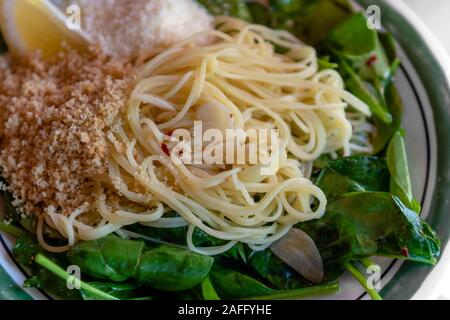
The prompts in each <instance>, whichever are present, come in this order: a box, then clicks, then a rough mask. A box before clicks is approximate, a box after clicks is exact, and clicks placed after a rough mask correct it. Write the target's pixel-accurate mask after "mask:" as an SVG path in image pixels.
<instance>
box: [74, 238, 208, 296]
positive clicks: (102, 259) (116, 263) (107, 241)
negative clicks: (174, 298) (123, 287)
mask: <svg viewBox="0 0 450 320" xmlns="http://www.w3.org/2000/svg"><path fill="white" fill-rule="evenodd" d="M67 256H68V258H69V261H70V262H71V263H72V264H76V265H78V266H80V268H81V270H82V271H83V272H86V273H87V274H89V275H92V276H94V277H97V278H100V279H109V280H113V281H124V280H127V279H130V278H134V279H135V280H136V281H137V282H138V283H141V284H143V285H146V286H149V287H151V288H155V289H158V290H162V291H181V290H186V289H189V288H192V287H194V286H195V285H197V284H199V283H200V282H201V281H202V280H203V279H204V278H205V277H206V276H207V275H208V272H209V270H210V268H211V265H212V262H213V258H211V257H207V256H202V255H200V254H197V253H194V252H191V251H189V250H185V249H179V248H176V247H171V246H165V245H161V246H157V247H149V246H146V245H145V243H144V242H142V241H134V240H125V239H121V238H119V237H117V236H114V235H109V236H106V237H104V238H101V239H98V240H95V241H85V242H79V243H77V244H76V245H74V246H73V247H72V248H71V249H70V250H69V251H68V253H67Z"/></svg>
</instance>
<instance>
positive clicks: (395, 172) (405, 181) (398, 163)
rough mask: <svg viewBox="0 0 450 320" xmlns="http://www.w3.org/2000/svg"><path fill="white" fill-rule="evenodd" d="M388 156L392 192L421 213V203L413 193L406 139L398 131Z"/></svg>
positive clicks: (409, 206) (388, 150)
mask: <svg viewBox="0 0 450 320" xmlns="http://www.w3.org/2000/svg"><path fill="white" fill-rule="evenodd" d="M386 157H387V165H388V168H389V172H390V173H391V182H390V188H391V190H390V191H391V193H392V194H394V195H396V196H397V197H398V198H399V199H400V200H401V201H402V202H403V203H404V204H405V205H406V206H407V207H408V208H410V209H411V210H413V211H415V212H417V213H419V212H420V204H419V203H418V202H417V201H416V200H415V199H414V197H413V194H412V188H411V180H410V176H409V169H408V159H407V155H406V147H405V140H404V139H403V136H402V135H401V134H400V132H397V133H396V134H395V135H394V137H393V138H392V140H391V142H390V143H389V146H388V149H387V155H386Z"/></svg>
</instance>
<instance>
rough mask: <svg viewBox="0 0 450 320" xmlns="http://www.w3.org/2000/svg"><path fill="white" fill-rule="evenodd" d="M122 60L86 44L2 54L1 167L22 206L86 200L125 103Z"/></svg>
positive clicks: (62, 205) (69, 205)
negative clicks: (81, 50) (22, 56)
mask: <svg viewBox="0 0 450 320" xmlns="http://www.w3.org/2000/svg"><path fill="white" fill-rule="evenodd" d="M125 75H126V68H125V67H124V66H122V65H118V64H115V63H114V62H112V61H111V60H109V59H108V58H106V57H105V56H102V55H99V54H98V53H93V52H91V53H90V54H87V55H80V54H78V53H75V52H70V53H62V54H60V55H59V56H58V57H57V58H56V59H54V60H53V61H48V62H43V61H41V60H40V59H39V58H38V57H36V58H33V59H31V60H29V61H27V62H21V63H18V62H17V60H16V59H13V58H10V57H8V56H6V57H2V58H0V167H1V168H2V169H3V172H2V173H1V175H2V176H4V177H5V178H6V179H7V181H8V183H9V189H10V191H11V192H12V193H13V194H14V195H15V196H16V198H17V201H20V202H21V204H22V206H23V211H24V212H26V213H34V214H40V213H42V212H43V211H44V210H45V209H46V208H48V207H54V208H57V209H59V210H60V212H61V213H63V214H70V212H71V211H72V210H75V209H76V208H78V207H80V206H81V205H83V204H84V203H86V202H90V200H91V197H92V191H91V190H90V189H91V184H92V183H91V181H92V178H93V177H96V176H100V175H103V174H105V173H106V172H107V158H108V142H107V131H108V129H109V127H110V126H111V125H112V124H113V122H114V119H115V118H116V116H117V115H118V113H119V112H120V111H121V110H122V109H123V108H124V107H125V104H126V99H127V95H128V93H127V92H128V81H127V80H126V77H125Z"/></svg>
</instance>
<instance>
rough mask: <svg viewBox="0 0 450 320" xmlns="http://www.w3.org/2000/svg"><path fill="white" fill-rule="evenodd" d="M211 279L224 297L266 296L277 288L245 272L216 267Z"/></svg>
mask: <svg viewBox="0 0 450 320" xmlns="http://www.w3.org/2000/svg"><path fill="white" fill-rule="evenodd" d="M210 277H211V281H212V283H213V285H214V288H215V289H216V291H217V293H218V294H219V296H220V297H221V298H222V299H242V298H248V297H257V296H264V295H268V294H271V293H273V292H274V291H275V290H273V289H271V288H269V287H267V286H266V285H264V284H262V283H261V282H259V281H258V280H255V279H253V278H252V277H250V276H247V275H245V274H243V273H240V272H237V271H233V270H230V269H223V268H218V267H215V268H213V269H212V270H211V273H210Z"/></svg>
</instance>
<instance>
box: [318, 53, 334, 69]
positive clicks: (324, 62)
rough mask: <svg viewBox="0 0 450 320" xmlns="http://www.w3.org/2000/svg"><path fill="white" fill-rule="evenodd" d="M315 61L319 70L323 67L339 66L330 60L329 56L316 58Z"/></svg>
mask: <svg viewBox="0 0 450 320" xmlns="http://www.w3.org/2000/svg"><path fill="white" fill-rule="evenodd" d="M317 63H318V64H319V71H321V70H325V69H337V68H338V67H339V65H338V64H337V63H334V62H331V61H330V56H324V57H321V58H318V59H317Z"/></svg>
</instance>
